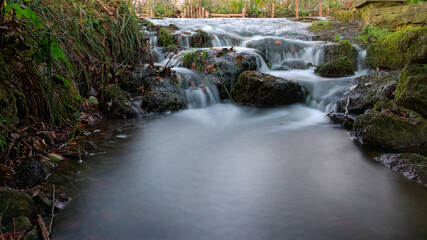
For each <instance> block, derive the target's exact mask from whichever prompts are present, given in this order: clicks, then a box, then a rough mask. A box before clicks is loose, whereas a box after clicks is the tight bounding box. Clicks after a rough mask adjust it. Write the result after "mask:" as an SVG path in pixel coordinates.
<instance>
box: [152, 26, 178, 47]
mask: <svg viewBox="0 0 427 240" xmlns="http://www.w3.org/2000/svg"><path fill="white" fill-rule="evenodd" d="M177 44H178V38H177V37H176V36H174V35H172V31H171V30H169V29H167V28H165V27H162V28H160V30H159V32H158V33H157V45H158V46H160V47H167V46H174V45H177Z"/></svg>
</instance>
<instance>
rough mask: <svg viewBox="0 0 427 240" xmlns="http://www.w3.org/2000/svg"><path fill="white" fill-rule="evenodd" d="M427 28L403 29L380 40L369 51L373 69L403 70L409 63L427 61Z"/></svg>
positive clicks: (369, 62)
mask: <svg viewBox="0 0 427 240" xmlns="http://www.w3.org/2000/svg"><path fill="white" fill-rule="evenodd" d="M426 36H427V27H414V28H407V29H402V30H400V31H397V32H394V33H391V34H388V35H386V36H383V37H380V38H378V41H377V42H376V43H374V44H372V45H370V46H369V47H368V49H367V51H368V55H367V62H368V64H369V65H370V66H371V67H383V68H394V69H398V68H402V67H403V66H404V65H405V64H408V63H425V62H426V61H427V38H426Z"/></svg>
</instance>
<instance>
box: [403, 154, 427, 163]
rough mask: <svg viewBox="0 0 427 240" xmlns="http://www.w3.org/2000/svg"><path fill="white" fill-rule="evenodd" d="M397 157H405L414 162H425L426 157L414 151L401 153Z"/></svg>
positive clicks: (426, 161) (426, 160)
mask: <svg viewBox="0 0 427 240" xmlns="http://www.w3.org/2000/svg"><path fill="white" fill-rule="evenodd" d="M399 158H403V159H407V160H408V161H409V162H411V163H415V164H419V163H422V164H427V158H426V157H424V156H422V155H419V154H416V153H401V154H400V156H399Z"/></svg>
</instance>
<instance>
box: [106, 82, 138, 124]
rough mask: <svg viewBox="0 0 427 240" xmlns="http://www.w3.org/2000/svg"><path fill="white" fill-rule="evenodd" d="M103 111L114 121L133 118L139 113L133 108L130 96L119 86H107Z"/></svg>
mask: <svg viewBox="0 0 427 240" xmlns="http://www.w3.org/2000/svg"><path fill="white" fill-rule="evenodd" d="M103 91H104V104H103V105H104V106H103V110H104V112H106V113H107V116H108V117H109V118H112V119H120V118H133V117H137V116H138V112H137V111H136V110H135V109H134V108H132V103H131V101H130V94H129V93H128V92H126V91H124V90H122V89H121V88H119V87H118V86H105V87H104V89H103Z"/></svg>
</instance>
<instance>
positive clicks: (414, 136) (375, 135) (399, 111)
mask: <svg viewBox="0 0 427 240" xmlns="http://www.w3.org/2000/svg"><path fill="white" fill-rule="evenodd" d="M353 134H354V135H355V136H356V137H357V138H358V139H359V141H360V142H361V143H363V144H366V145H372V146H378V147H384V148H393V149H407V148H417V147H423V146H425V145H426V143H427V120H426V119H425V118H423V117H422V116H421V115H420V114H418V113H416V112H414V111H412V110H408V109H405V108H403V107H401V106H399V105H397V104H396V103H395V102H394V101H391V100H389V99H383V100H381V101H379V102H378V103H377V104H375V106H374V110H373V111H370V112H368V113H365V114H362V115H360V116H358V117H357V118H356V119H355V121H354V126H353Z"/></svg>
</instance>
